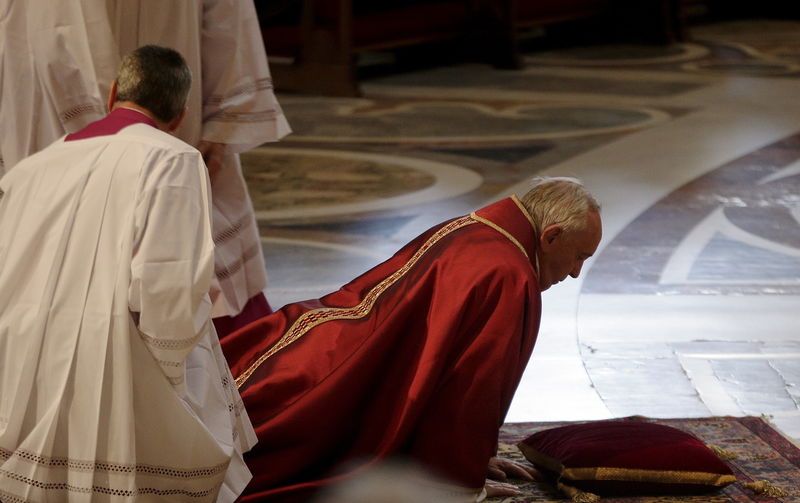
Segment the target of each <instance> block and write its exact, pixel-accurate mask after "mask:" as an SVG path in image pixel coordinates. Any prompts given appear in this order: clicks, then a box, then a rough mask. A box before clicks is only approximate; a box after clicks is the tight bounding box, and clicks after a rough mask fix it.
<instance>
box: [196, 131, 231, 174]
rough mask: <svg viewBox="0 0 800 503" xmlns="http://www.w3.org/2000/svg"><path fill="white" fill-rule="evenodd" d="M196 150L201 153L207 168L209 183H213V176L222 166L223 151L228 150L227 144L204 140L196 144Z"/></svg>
mask: <svg viewBox="0 0 800 503" xmlns="http://www.w3.org/2000/svg"><path fill="white" fill-rule="evenodd" d="M197 150H199V151H200V154H202V155H203V160H204V161H205V163H206V168H208V177H209V178H210V179H211V183H214V177H215V176H216V175H217V173H218V172H219V170H220V168H222V162H223V160H224V159H225V152H226V151H227V150H228V146H227V145H225V144H224V143H216V142H213V141H205V140H204V141H201V142H200V143H199V144H198V145H197Z"/></svg>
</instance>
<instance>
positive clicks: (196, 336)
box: [128, 154, 214, 390]
mask: <svg viewBox="0 0 800 503" xmlns="http://www.w3.org/2000/svg"><path fill="white" fill-rule="evenodd" d="M146 176H147V180H146V182H145V183H144V188H143V190H142V194H141V195H140V199H139V202H138V205H137V207H136V210H135V236H134V252H133V259H132V263H131V283H130V287H129V292H128V299H129V308H130V310H131V311H132V312H134V313H138V325H139V332H140V334H141V337H142V338H143V340H144V342H145V344H146V345H147V348H148V349H149V350H150V353H151V354H152V355H153V358H155V360H156V361H157V362H158V364H159V365H160V366H161V368H162V370H163V371H164V374H165V375H166V376H167V378H168V379H169V380H170V382H172V384H173V385H175V386H176V387H179V388H180V389H181V390H183V381H184V365H185V360H186V357H187V355H188V354H189V352H190V351H191V350H192V348H193V347H194V346H195V344H197V342H198V341H199V340H200V339H201V338H202V337H203V335H205V333H206V332H207V330H209V324H210V312H211V301H210V300H209V297H208V290H209V286H210V283H211V277H212V273H213V267H214V266H213V264H214V245H213V242H212V240H211V223H210V217H209V196H208V194H209V191H208V178H207V175H206V173H205V168H204V166H203V164H202V161H201V160H200V156H199V154H197V155H180V156H175V157H173V158H171V159H169V160H168V161H161V162H159V163H158V166H156V167H154V168H151V169H149V170H148V174H147V175H146Z"/></svg>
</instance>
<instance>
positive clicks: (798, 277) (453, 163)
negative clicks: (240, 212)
mask: <svg viewBox="0 0 800 503" xmlns="http://www.w3.org/2000/svg"><path fill="white" fill-rule="evenodd" d="M690 35H691V37H690V41H689V42H686V43H682V44H675V45H672V46H667V47H654V46H632V45H615V46H598V47H576V48H560V49H549V50H539V51H531V52H528V53H527V54H526V66H525V68H524V69H523V70H519V71H503V70H496V69H493V68H491V67H488V66H485V65H478V64H462V65H453V66H447V67H438V68H432V69H425V70H419V71H413V72H406V73H395V74H391V75H388V76H383V77H379V78H377V77H376V78H371V79H369V80H366V81H364V82H363V90H364V95H363V97H360V98H351V99H343V98H323V97H314V96H299V95H281V96H280V100H281V104H282V106H283V107H284V110H285V112H286V115H287V116H288V118H289V120H290V122H291V124H292V126H293V129H294V131H295V132H294V134H292V135H291V136H289V137H287V138H286V139H285V140H284V141H282V142H280V143H279V144H274V145H268V146H264V147H260V148H258V149H255V150H253V151H251V152H249V153H246V154H244V155H243V163H244V165H245V169H246V172H247V177H248V183H249V184H250V188H251V193H252V196H253V200H254V204H255V206H256V209H257V215H258V219H259V225H260V228H261V231H262V236H263V244H264V250H265V256H266V259H267V266H268V271H269V274H270V283H269V286H268V288H267V297H268V298H269V300H270V302H271V303H272V304H273V305H274V306H280V305H283V304H284V303H287V302H292V301H296V300H302V299H305V298H310V297H318V296H320V295H321V294H324V293H327V292H328V291H331V290H333V289H336V288H338V287H339V286H340V285H341V284H343V283H345V282H346V281H348V280H349V279H351V278H353V277H355V276H356V275H357V274H359V273H360V272H362V271H364V270H366V269H368V268H369V267H371V266H373V265H375V264H377V263H379V262H380V261H382V260H383V259H385V258H387V257H388V256H389V255H391V254H392V253H393V252H394V251H395V250H397V249H398V248H399V247H400V246H401V245H402V244H404V243H405V242H407V241H408V240H410V239H411V238H413V237H414V236H415V235H417V234H418V233H420V232H421V231H423V230H425V229H426V228H428V227H430V226H431V225H433V224H435V223H438V222H440V221H442V220H445V219H447V218H450V217H453V216H457V215H461V214H465V213H468V212H469V211H471V210H472V209H474V208H477V207H480V206H483V205H485V204H488V203H490V202H492V201H495V200H497V199H499V198H502V197H506V196H508V195H510V194H512V193H524V192H525V190H526V183H527V182H526V180H528V179H529V178H530V177H531V176H533V175H536V174H543V175H568V176H577V177H579V178H581V179H582V180H583V181H584V183H585V184H586V185H587V186H588V187H589V188H590V190H592V191H593V193H594V194H595V195H596V196H597V198H598V199H599V200H600V201H601V203H602V205H603V219H604V238H603V242H602V243H601V245H600V248H599V250H598V252H597V254H596V255H595V257H594V258H593V259H591V260H590V262H589V263H588V264H587V266H586V267H584V273H583V275H582V276H581V278H579V279H577V280H570V281H566V282H564V283H561V284H560V285H558V286H557V287H555V288H553V289H551V290H549V291H547V292H546V293H545V294H544V298H543V303H544V316H543V322H542V327H541V332H540V336H539V341H538V343H537V347H536V349H535V351H534V356H533V359H532V360H531V363H530V365H529V367H528V369H527V372H526V374H525V376H524V377H523V381H522V383H521V385H520V387H519V389H518V391H517V394H516V397H515V399H514V402H513V404H512V407H511V410H510V412H509V415H508V418H507V419H508V420H509V421H534V420H578V419H599V418H609V417H618V416H627V415H634V414H639V415H646V416H653V417H688V416H707V415H766V416H768V417H769V418H770V419H771V420H772V421H773V422H774V423H775V424H776V425H777V426H778V427H779V428H780V429H782V430H783V431H784V432H785V433H787V435H789V436H791V437H794V438H795V439H798V438H800V314H798V313H799V312H800V23H798V22H790V21H774V20H773V21H765V20H748V21H731V22H725V23H717V24H709V25H701V26H694V27H692V28H691V31H690Z"/></svg>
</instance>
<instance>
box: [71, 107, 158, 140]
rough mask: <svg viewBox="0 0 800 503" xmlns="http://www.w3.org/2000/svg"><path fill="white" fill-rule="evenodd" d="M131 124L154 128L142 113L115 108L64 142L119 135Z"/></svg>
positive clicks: (154, 123)
mask: <svg viewBox="0 0 800 503" xmlns="http://www.w3.org/2000/svg"><path fill="white" fill-rule="evenodd" d="M132 124H148V125H150V126H153V127H156V122H155V121H154V120H153V119H151V118H150V117H148V116H147V115H145V114H143V113H142V112H139V111H137V110H132V109H130V108H117V109H114V110H112V111H111V113H110V114H108V115H106V116H105V117H104V118H102V119H100V120H99V121H94V122H92V123H91V124H89V125H87V126H86V127H85V128H83V129H81V130H80V131H78V132H76V133H72V134H68V135H67V137H66V138H64V141H75V140H83V139H86V138H94V137H96V136H109V135H112V134H117V133H119V132H120V131H121V130H122V129H123V128H126V127H128V126H130V125H132Z"/></svg>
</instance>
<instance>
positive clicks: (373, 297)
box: [236, 216, 476, 388]
mask: <svg viewBox="0 0 800 503" xmlns="http://www.w3.org/2000/svg"><path fill="white" fill-rule="evenodd" d="M474 223H476V220H474V219H473V218H472V216H465V217H461V218H458V219H456V220H453V221H452V222H450V223H448V224H446V225H445V226H444V227H442V228H441V229H439V230H438V231H436V232H435V233H434V234H433V235H432V236H431V237H430V238H428V240H427V241H425V243H423V245H422V246H420V247H419V249H418V250H417V251H416V252H415V253H414V255H413V256H412V257H411V258H410V259H409V260H408V262H406V263H405V264H403V266H402V267H401V268H400V269H398V270H397V271H395V272H394V273H392V274H391V275H390V276H389V277H388V278H386V279H384V280H383V281H381V282H380V283H378V284H377V285H375V286H374V287H373V288H372V290H370V291H369V292H367V294H366V295H365V296H364V299H363V300H362V301H361V302H360V303H359V304H358V305H356V306H354V307H328V308H320V309H313V310H311V311H307V312H305V313H303V314H302V315H301V316H300V317H299V318H297V320H295V322H294V323H293V324H292V326H291V327H289V329H288V330H287V331H286V333H284V334H283V336H282V337H281V338H280V339H279V340H278V342H276V343H275V344H273V345H272V347H271V348H269V350H267V351H266V352H265V353H264V354H263V355H261V356H260V357H259V358H258V360H256V361H255V363H253V364H252V365H250V367H248V368H247V369H246V370H245V371H244V372H243V373H242V374H241V375H240V376H239V377H237V378H236V387H237V388H241V387H242V385H244V383H245V381H247V379H248V378H249V377H250V376H251V375H252V374H253V372H255V371H256V369H258V367H260V366H261V364H262V363H264V362H265V361H266V360H267V359H268V358H269V357H271V356H272V355H274V354H275V353H277V352H278V351H280V350H281V349H283V348H285V347H286V346H288V345H290V344H291V343H293V342H294V341H296V340H297V339H299V338H300V337H302V336H303V335H305V334H306V333H307V332H308V331H309V330H311V329H312V328H314V327H316V326H317V325H320V324H322V323H325V322H327V321H331V320H355V319H359V318H363V317H365V316H366V315H368V314H369V313H370V311H371V310H372V307H373V306H374V304H375V302H376V301H377V300H378V298H379V297H380V296H381V294H382V293H383V292H385V291H386V290H388V289H389V287H391V286H392V285H393V284H395V283H396V282H397V281H398V280H399V279H400V278H402V277H403V276H405V274H406V273H408V271H410V270H411V268H413V267H414V265H415V264H416V263H417V262H418V261H419V259H420V258H422V256H423V255H425V253H427V252H428V250H430V249H431V248H432V247H433V246H434V245H436V243H438V242H439V241H440V240H441V239H442V238H444V237H445V236H447V235H448V234H450V233H451V232H453V231H455V230H458V229H460V228H462V227H464V226H467V225H471V224H474Z"/></svg>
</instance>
